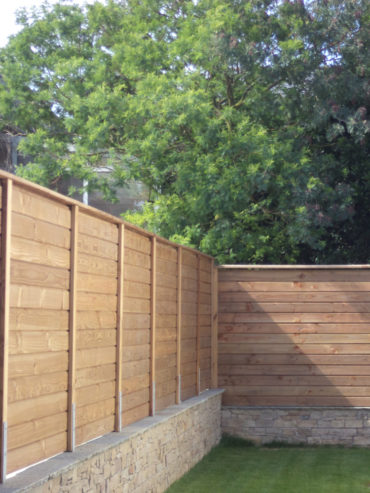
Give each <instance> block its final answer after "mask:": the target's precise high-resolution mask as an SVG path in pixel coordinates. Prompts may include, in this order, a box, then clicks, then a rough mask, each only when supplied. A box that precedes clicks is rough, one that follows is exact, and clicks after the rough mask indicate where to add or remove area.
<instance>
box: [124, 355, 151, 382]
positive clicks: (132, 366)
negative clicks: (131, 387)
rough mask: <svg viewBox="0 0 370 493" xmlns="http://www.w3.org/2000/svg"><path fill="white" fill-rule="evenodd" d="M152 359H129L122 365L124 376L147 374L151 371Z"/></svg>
mask: <svg viewBox="0 0 370 493" xmlns="http://www.w3.org/2000/svg"><path fill="white" fill-rule="evenodd" d="M149 368H150V360H149V358H147V359H142V360H138V361H128V362H125V363H123V365H122V378H123V379H125V378H131V377H134V376H136V375H146V374H148V373H149Z"/></svg>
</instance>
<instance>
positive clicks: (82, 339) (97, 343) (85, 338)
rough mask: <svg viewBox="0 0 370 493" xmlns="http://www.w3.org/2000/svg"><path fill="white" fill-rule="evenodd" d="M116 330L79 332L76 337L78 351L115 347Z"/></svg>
mask: <svg viewBox="0 0 370 493" xmlns="http://www.w3.org/2000/svg"><path fill="white" fill-rule="evenodd" d="M115 343H116V330H114V329H105V330H97V329H93V330H79V331H78V332H77V337H76V347H77V349H86V348H99V349H101V348H103V347H114V346H115Z"/></svg>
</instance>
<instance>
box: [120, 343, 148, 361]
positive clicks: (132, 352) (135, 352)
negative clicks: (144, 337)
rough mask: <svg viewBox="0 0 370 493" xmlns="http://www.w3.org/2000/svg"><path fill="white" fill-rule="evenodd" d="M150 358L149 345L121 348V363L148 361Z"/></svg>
mask: <svg viewBox="0 0 370 493" xmlns="http://www.w3.org/2000/svg"><path fill="white" fill-rule="evenodd" d="M149 356H150V345H149V344H141V345H138V346H129V347H127V348H123V354H122V361H124V362H126V361H138V360H144V359H148V358H149Z"/></svg>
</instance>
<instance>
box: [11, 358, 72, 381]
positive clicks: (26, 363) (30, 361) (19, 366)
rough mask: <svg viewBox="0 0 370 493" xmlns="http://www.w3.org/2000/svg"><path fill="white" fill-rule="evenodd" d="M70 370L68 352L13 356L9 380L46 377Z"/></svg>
mask: <svg viewBox="0 0 370 493" xmlns="http://www.w3.org/2000/svg"><path fill="white" fill-rule="evenodd" d="M67 368H68V352H67V351H59V352H52V353H51V352H47V353H37V354H12V355H10V356H9V378H16V377H28V376H32V375H38V376H41V375H45V374H48V373H53V372H55V371H63V370H67Z"/></svg>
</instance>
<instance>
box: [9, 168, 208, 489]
mask: <svg viewBox="0 0 370 493" xmlns="http://www.w3.org/2000/svg"><path fill="white" fill-rule="evenodd" d="M0 182H1V187H0V195H1V230H0V231H1V312H0V334H1V361H0V363H1V382H2V385H1V418H2V427H1V471H0V472H1V480H2V481H4V479H5V477H6V474H7V473H10V472H12V471H15V470H17V469H19V468H23V467H25V466H28V465H30V464H32V463H35V462H37V461H40V460H42V459H45V458H48V457H51V456H53V455H55V454H58V453H61V452H63V451H66V450H70V451H72V450H74V448H75V447H76V446H77V445H79V444H82V443H84V442H86V441H88V440H91V439H93V438H96V437H98V436H100V435H103V434H106V433H108V432H111V431H114V430H115V431H120V430H121V428H122V427H123V426H125V425H128V424H129V423H132V422H135V421H137V420H139V419H141V418H144V417H146V416H148V415H154V414H155V412H156V411H157V410H160V409H163V408H165V407H167V406H170V405H172V404H175V403H180V402H181V401H182V400H184V399H188V398H190V397H192V396H194V395H197V394H199V393H200V392H201V391H203V390H205V389H207V388H211V387H215V386H217V341H216V330H217V271H216V269H215V267H214V262H213V259H212V258H211V257H209V256H207V255H204V254H202V253H200V252H197V251H194V250H192V249H190V248H186V247H182V246H179V245H176V244H174V243H171V242H169V241H167V240H165V239H163V238H159V237H158V236H156V235H154V234H151V233H149V232H146V231H144V230H142V229H140V228H137V227H135V226H133V225H130V224H128V223H125V222H123V221H121V220H120V219H118V218H115V217H113V216H110V215H108V214H105V213H103V212H100V211H98V210H95V209H92V208H90V207H88V206H85V205H83V204H81V203H79V202H77V201H74V200H72V199H69V198H68V197H64V196H62V195H59V194H56V193H54V192H52V191H50V190H47V189H44V188H42V187H39V186H37V185H34V184H32V183H29V182H27V181H25V180H21V179H19V178H16V177H14V176H12V175H10V174H7V173H5V172H0Z"/></svg>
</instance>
